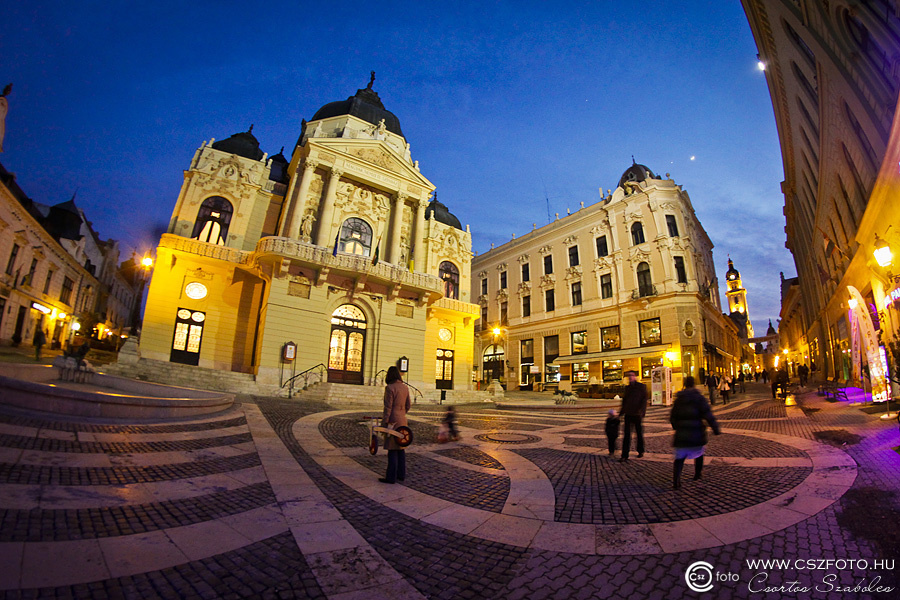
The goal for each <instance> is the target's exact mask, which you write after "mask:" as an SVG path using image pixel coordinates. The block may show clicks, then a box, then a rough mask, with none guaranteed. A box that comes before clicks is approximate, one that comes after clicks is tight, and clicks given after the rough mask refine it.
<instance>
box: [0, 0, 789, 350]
mask: <svg viewBox="0 0 900 600" xmlns="http://www.w3.org/2000/svg"><path fill="white" fill-rule="evenodd" d="M0 14H2V15H3V17H2V19H0V57H2V59H0V86H2V85H5V84H6V83H7V82H12V83H13V91H12V94H11V95H10V97H9V102H10V109H9V114H8V116H7V119H6V139H5V142H4V147H5V149H6V151H5V153H4V154H2V155H0V161H2V163H3V164H4V165H5V166H6V168H7V169H8V170H10V171H13V172H15V173H16V174H17V177H18V182H19V185H20V186H21V187H22V188H23V189H24V190H25V192H26V193H27V194H28V195H29V196H31V197H32V198H33V199H34V200H36V201H38V202H42V203H44V204H51V205H52V204H57V203H59V202H63V201H66V200H68V199H69V198H71V197H72V194H73V193H74V192H75V191H76V190H77V197H76V203H77V204H78V205H79V206H80V207H81V208H82V209H83V210H84V211H85V212H86V213H87V216H88V218H89V219H91V220H92V221H93V223H94V227H95V229H96V230H97V231H98V232H99V234H100V235H101V237H103V238H108V237H112V238H116V239H119V240H120V241H121V242H122V245H123V246H124V248H126V249H127V250H126V254H125V255H124V256H123V259H124V258H127V257H128V252H130V250H131V249H132V248H134V249H136V250H137V251H139V252H143V251H144V250H146V249H149V248H151V247H153V246H154V245H155V242H156V240H157V239H158V235H159V233H161V232H162V231H164V229H165V227H166V224H167V223H168V220H169V217H170V216H171V212H172V209H173V208H174V205H175V201H176V199H177V196H178V192H179V189H180V186H181V183H182V181H183V171H184V169H185V168H187V167H188V165H189V163H190V160H191V158H192V156H193V154H194V151H195V150H196V149H197V147H198V146H199V145H200V144H201V143H202V142H203V141H204V140H208V139H210V138H213V137H214V138H216V139H217V140H218V139H223V138H226V137H228V136H229V135H231V134H233V133H236V132H238V131H246V130H247V129H248V128H249V126H250V124H253V125H254V128H253V133H254V135H256V136H257V138H258V139H259V141H260V144H261V147H262V149H263V151H265V152H268V153H269V154H270V155H272V154H275V153H277V152H278V151H279V150H280V149H281V147H282V146H284V147H285V148H286V153H287V154H288V155H289V153H290V151H291V149H292V148H293V145H294V143H295V142H296V140H297V137H298V135H299V133H300V121H301V119H303V118H306V119H309V118H311V117H312V115H313V113H315V111H316V110H317V109H318V108H319V107H321V106H322V105H324V104H326V103H328V102H332V101H334V100H343V99H346V98H347V97H349V96H352V95H353V94H354V93H356V90H357V89H358V88H362V87H365V85H366V83H367V82H368V80H369V71H371V70H374V71H376V77H377V79H376V81H375V85H374V89H375V90H376V91H377V92H378V93H379V95H380V96H381V99H382V101H383V102H384V104H385V107H386V108H387V109H388V110H390V111H391V112H393V113H394V114H396V115H397V116H398V117H399V119H400V123H401V126H402V128H403V132H404V134H405V135H406V138H407V140H408V141H409V142H410V144H411V145H412V157H413V159H414V160H418V161H419V164H420V167H421V170H422V173H423V175H425V176H426V177H427V178H429V179H430V180H431V181H432V182H433V183H434V184H435V185H436V186H437V190H438V197H439V199H440V200H441V202H443V203H445V204H447V205H448V207H449V208H450V210H451V211H452V212H453V213H454V214H455V215H457V217H459V219H460V221H461V222H462V223H463V224H466V223H468V224H470V225H471V228H472V234H473V241H474V249H475V251H476V252H478V253H481V252H484V251H486V250H488V249H489V248H490V246H491V244H492V243H494V244H497V245H499V244H502V243H504V242H506V241H508V240H509V239H510V238H511V237H512V235H513V234H516V235H517V236H518V235H522V234H524V233H526V232H528V231H530V230H531V228H532V223H537V225H538V226H541V225H544V224H546V223H548V214H549V215H550V216H549V218H550V219H552V218H553V214H554V213H560V215H565V214H566V209H567V208H570V209H572V210H573V212H574V211H575V210H577V209H578V207H579V203H580V202H584V203H585V204H592V203H594V202H596V201H598V200H599V199H600V195H599V192H598V189H599V188H602V189H603V190H606V189H609V188H614V187H615V185H616V184H617V183H618V180H619V177H620V176H621V175H622V173H623V172H624V171H625V169H626V168H627V167H628V166H629V165H630V164H631V160H632V158H631V157H632V155H634V158H635V159H636V160H637V162H639V163H643V164H645V165H647V166H648V167H650V169H652V170H653V171H654V172H656V173H657V174H658V175H661V176H664V175H665V173H667V172H668V173H671V174H672V178H673V179H674V180H675V181H676V182H677V183H679V184H681V185H683V186H684V188H685V190H687V192H688V193H689V194H690V197H691V200H692V202H693V205H694V208H695V210H696V212H697V216H698V217H699V219H700V221H701V223H702V224H703V225H704V227H705V229H706V230H707V232H708V233H709V236H710V238H711V239H712V241H713V243H714V244H715V249H714V251H713V252H714V258H715V261H716V265H717V270H718V275H719V279H720V286H721V288H722V294H723V307H725V306H726V304H725V302H724V287H725V286H724V273H725V270H726V268H727V256H728V255H731V257H732V259H733V260H734V261H735V266H736V267H737V268H738V269H739V270H740V271H741V274H742V275H743V278H744V287H746V288H747V289H748V304H749V307H750V317H751V320H752V321H753V323H754V327H755V329H756V333H757V335H760V334H763V333H765V327H766V325H767V320H768V319H770V318H771V319H772V320H773V322H774V321H775V319H776V318H777V316H778V311H779V303H780V299H779V289H778V284H779V278H778V272H779V271H784V272H785V274H786V275H787V276H792V275H793V274H794V273H795V268H794V265H793V261H792V259H791V256H790V254H789V252H788V251H787V250H786V249H785V248H784V239H785V236H784V216H783V215H782V206H783V196H782V195H781V192H780V187H779V184H780V182H781V181H782V180H783V179H784V176H783V170H782V162H781V154H780V149H779V145H778V138H777V132H776V128H775V120H774V116H773V112H772V103H771V100H770V98H769V94H768V90H767V87H766V83H765V77H764V75H763V73H762V72H760V71H759V70H758V68H757V64H756V62H757V61H756V54H757V49H756V45H755V43H754V42H753V38H752V35H751V33H750V27H749V25H748V24H747V19H746V17H745V15H744V12H743V9H742V8H741V5H740V2H739V1H738V0H729V1H716V0H709V1H706V2H700V1H683V2H671V1H669V2H662V1H659V2H652V1H637V0H632V1H629V2H619V1H594V2H588V1H584V2H573V3H568V4H567V3H561V2H524V1H523V2H486V1H482V2H427V1H426V2H409V3H402V2H396V3H394V2H353V1H345V2H340V3H332V2H280V3H279V2H269V3H266V4H262V3H260V4H257V3H249V2H192V3H184V2H165V1H160V2H152V3H125V2H79V3H63V2H40V1H38V2H8V3H6V4H5V5H4V7H3V9H2V11H0ZM691 157H695V159H693V160H692V158H691Z"/></svg>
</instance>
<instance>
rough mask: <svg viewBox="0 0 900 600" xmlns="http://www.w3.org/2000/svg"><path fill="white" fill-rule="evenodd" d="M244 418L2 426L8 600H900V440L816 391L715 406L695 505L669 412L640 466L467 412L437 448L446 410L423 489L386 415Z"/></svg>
mask: <svg viewBox="0 0 900 600" xmlns="http://www.w3.org/2000/svg"><path fill="white" fill-rule="evenodd" d="M241 401H242V403H241V404H240V406H236V407H235V408H234V409H232V410H230V411H226V412H225V413H223V414H220V415H215V416H211V417H206V418H197V419H189V420H185V421H181V422H166V423H153V424H147V423H134V424H128V423H126V424H113V423H101V422H97V421H86V420H81V421H79V420H72V419H66V418H63V417H59V416H49V415H38V414H29V413H25V412H22V411H14V410H11V409H10V410H6V409H3V408H2V407H0V565H2V568H0V594H2V596H3V597H5V598H82V597H83V598H335V599H340V600H350V599H356V598H360V599H361V598H366V599H367V600H368V599H378V598H447V599H451V598H452V599H456V598H491V599H506V598H509V599H516V598H523V599H529V600H530V599H538V598H630V599H633V598H695V597H698V596H700V593H698V592H696V591H693V590H692V589H691V588H690V587H689V585H688V580H687V579H686V572H687V571H688V570H689V568H690V569H691V572H692V573H693V574H694V575H695V579H692V580H691V584H692V585H694V586H695V587H696V586H700V585H704V584H706V580H705V579H704V578H705V577H708V576H709V577H711V581H709V582H708V585H711V589H710V590H708V591H707V592H705V593H704V596H705V597H723V598H725V597H727V598H731V597H738V598H751V597H752V598H764V597H771V598H777V597H813V598H857V597H858V598H869V597H883V598H895V597H897V596H898V592H897V590H896V589H894V590H893V591H884V590H882V591H880V592H879V591H878V590H877V589H875V588H877V587H878V586H881V587H882V588H886V587H894V588H896V587H897V586H898V584H900V581H898V580H900V578H898V577H897V572H898V570H900V565H898V564H897V563H898V562H900V454H898V446H900V434H898V426H897V422H896V421H893V422H886V421H882V420H881V419H879V418H878V414H868V413H867V412H865V411H864V410H862V407H861V406H858V405H849V404H848V403H846V402H837V403H835V402H827V401H825V400H824V399H823V398H820V397H818V396H817V395H816V394H815V393H814V391H812V392H807V393H798V394H796V396H795V397H792V398H791V399H790V402H789V403H788V404H787V405H785V404H784V403H783V402H776V401H773V400H772V399H771V395H770V391H769V389H768V387H767V386H763V385H762V384H749V385H748V390H747V393H745V394H740V395H738V396H737V397H736V398H734V399H733V400H732V401H731V402H730V403H729V404H728V405H727V406H722V405H721V404H718V405H716V406H715V407H714V410H715V412H716V415H717V418H718V420H719V421H720V424H721V426H722V428H723V434H722V435H721V436H715V437H713V436H711V439H710V443H709V445H708V447H707V459H706V463H707V466H706V467H705V469H704V472H703V479H702V480H700V481H692V476H693V467H692V466H691V465H690V461H688V465H687V466H686V467H685V474H684V475H685V481H684V485H683V488H682V489H681V490H672V489H671V476H672V475H671V473H672V466H671V462H672V461H671V447H670V444H671V429H670V427H669V425H668V410H667V409H666V408H665V407H651V408H650V409H649V410H648V413H647V417H646V419H645V424H646V453H645V456H644V457H643V458H641V459H637V458H636V456H635V455H632V459H631V460H630V461H629V462H628V463H625V464H622V463H619V462H618V461H616V460H614V458H615V457H613V458H611V457H609V456H608V454H607V448H606V440H605V438H604V437H603V423H604V419H605V413H604V412H603V411H599V410H598V411H596V412H593V413H592V412H577V413H572V414H560V413H556V412H552V413H542V412H540V411H532V412H528V411H522V410H517V411H500V410H495V409H492V408H489V407H471V406H470V407H459V408H458V410H459V413H460V419H459V422H460V430H461V434H462V439H461V440H460V441H458V442H451V443H445V444H439V443H437V435H436V434H437V424H438V422H439V420H440V417H441V411H440V410H439V409H440V407H429V406H422V407H416V408H415V409H414V410H413V411H412V412H411V414H410V419H411V427H412V429H413V434H414V438H415V441H414V444H413V445H412V446H411V447H410V448H409V449H408V450H407V459H408V460H407V462H408V474H407V479H406V481H405V482H403V483H402V484H396V485H385V484H382V483H379V482H378V481H377V478H378V477H379V476H381V475H382V474H383V472H384V469H385V466H386V455H385V453H384V451H383V450H381V451H380V452H379V453H378V454H376V455H375V456H372V455H371V454H369V451H368V448H367V443H368V440H367V437H368V433H367V431H366V429H365V427H364V426H362V425H360V424H359V423H360V419H361V417H362V416H365V415H371V414H377V412H378V411H377V408H378V407H367V408H362V409H358V410H336V409H335V408H334V407H330V406H327V405H324V404H303V403H300V402H297V401H288V400H279V399H269V398H249V397H244V398H241ZM373 408H374V409H375V410H374V411H373ZM619 442H620V445H621V440H619ZM819 559H825V560H827V559H843V560H845V561H846V560H847V559H854V560H857V561H860V560H864V561H866V562H865V563H860V562H857V563H855V564H852V565H851V564H847V563H846V562H843V563H837V564H836V563H819V562H813V561H814V560H819ZM758 560H786V561H789V562H788V564H768V565H763V564H753V565H751V564H750V563H749V562H748V561H758ZM882 560H886V561H887V563H881V562H879V563H876V561H882ZM698 561H702V562H703V564H699V565H696V564H695V563H698ZM879 577H880V579H877V578H879ZM839 586H841V587H846V588H847V589H839ZM866 586H868V587H866ZM803 588H811V589H809V590H804V589H803ZM829 588H830V591H827V590H829Z"/></svg>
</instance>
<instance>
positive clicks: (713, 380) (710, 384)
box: [706, 371, 719, 404]
mask: <svg viewBox="0 0 900 600" xmlns="http://www.w3.org/2000/svg"><path fill="white" fill-rule="evenodd" d="M718 387H719V378H718V377H716V374H715V373H713V372H712V371H710V373H709V375H707V376H706V388H707V389H708V390H709V403H710V404H715V403H716V389H718Z"/></svg>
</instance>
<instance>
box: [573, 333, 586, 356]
mask: <svg viewBox="0 0 900 600" xmlns="http://www.w3.org/2000/svg"><path fill="white" fill-rule="evenodd" d="M586 352H587V331H576V332H574V333H572V354H584V353H586Z"/></svg>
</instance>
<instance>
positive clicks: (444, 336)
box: [438, 327, 453, 342]
mask: <svg viewBox="0 0 900 600" xmlns="http://www.w3.org/2000/svg"><path fill="white" fill-rule="evenodd" d="M438 337H439V338H441V341H444V342H449V341H450V340H451V339H453V332H452V331H450V330H449V329H447V328H446V327H441V329H440V331H438Z"/></svg>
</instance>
